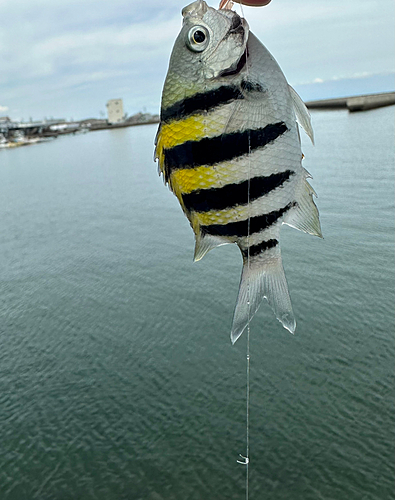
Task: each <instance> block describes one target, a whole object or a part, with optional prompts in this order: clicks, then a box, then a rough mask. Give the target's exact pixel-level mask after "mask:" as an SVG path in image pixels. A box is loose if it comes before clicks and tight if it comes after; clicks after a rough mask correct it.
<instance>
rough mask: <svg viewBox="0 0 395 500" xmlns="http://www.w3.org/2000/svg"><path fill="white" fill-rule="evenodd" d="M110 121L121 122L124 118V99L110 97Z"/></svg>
mask: <svg viewBox="0 0 395 500" xmlns="http://www.w3.org/2000/svg"><path fill="white" fill-rule="evenodd" d="M106 106H107V116H108V123H120V122H123V120H124V114H123V102H122V99H110V100H109V101H108V102H107V104H106Z"/></svg>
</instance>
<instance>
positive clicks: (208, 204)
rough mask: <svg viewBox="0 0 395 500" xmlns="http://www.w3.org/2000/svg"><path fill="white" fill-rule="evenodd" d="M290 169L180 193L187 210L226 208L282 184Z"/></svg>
mask: <svg viewBox="0 0 395 500" xmlns="http://www.w3.org/2000/svg"><path fill="white" fill-rule="evenodd" d="M292 174H294V172H293V171H292V170H285V171H284V172H279V173H275V174H271V175H269V176H267V177H263V176H262V177H253V178H252V179H251V180H250V183H248V180H246V181H243V182H240V183H239V184H227V185H226V186H223V187H220V188H210V189H198V190H196V191H192V193H188V194H184V195H182V199H183V202H184V206H185V208H186V209H187V210H189V211H191V210H194V211H195V212H208V211H209V210H226V209H228V208H231V207H235V206H236V205H247V203H248V201H250V202H251V201H254V200H257V199H258V198H260V197H261V196H264V195H266V194H268V193H270V191H273V190H274V189H276V188H278V187H279V186H282V185H283V184H284V182H286V181H287V180H288V179H289V178H290V176H291V175H292Z"/></svg>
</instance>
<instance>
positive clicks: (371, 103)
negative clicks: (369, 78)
mask: <svg viewBox="0 0 395 500" xmlns="http://www.w3.org/2000/svg"><path fill="white" fill-rule="evenodd" d="M393 104H395V92H385V93H381V94H366V95H360V96H350V97H340V98H337V99H321V100H318V101H307V102H306V106H307V107H308V108H309V109H348V110H349V111H351V112H354V111H367V110H369V109H375V108H382V107H384V106H391V105H393Z"/></svg>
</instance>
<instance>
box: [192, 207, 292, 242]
mask: <svg viewBox="0 0 395 500" xmlns="http://www.w3.org/2000/svg"><path fill="white" fill-rule="evenodd" d="M294 206H296V202H292V203H288V205H286V206H285V207H283V208H280V210H274V211H273V212H269V213H268V214H262V215H258V216H255V217H251V218H250V219H249V221H250V223H249V224H248V219H246V220H242V221H237V222H229V223H228V224H211V225H209V226H201V228H200V230H201V232H202V234H211V235H213V236H228V237H238V238H242V237H247V236H248V235H249V234H250V235H251V234H254V233H259V232H260V231H263V230H264V229H267V228H268V227H270V226H272V225H273V224H275V223H276V222H277V221H278V220H279V219H280V218H281V217H282V216H283V215H284V214H285V213H287V212H288V210H290V209H291V208H292V207H294Z"/></svg>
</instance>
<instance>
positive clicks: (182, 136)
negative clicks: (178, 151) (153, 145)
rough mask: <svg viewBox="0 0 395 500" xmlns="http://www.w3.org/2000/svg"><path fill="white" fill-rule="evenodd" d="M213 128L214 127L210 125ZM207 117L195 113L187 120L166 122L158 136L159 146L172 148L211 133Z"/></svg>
mask: <svg viewBox="0 0 395 500" xmlns="http://www.w3.org/2000/svg"><path fill="white" fill-rule="evenodd" d="M210 128H211V129H212V127H210ZM212 131H213V130H208V126H207V123H206V120H205V117H204V116H202V115H193V116H191V117H189V118H186V119H185V120H179V121H173V122H171V123H168V124H164V125H162V127H161V131H160V134H159V137H158V148H164V149H170V148H174V146H178V145H179V144H183V143H184V142H186V141H198V140H200V139H203V137H206V136H207V135H210V134H209V133H210V132H212Z"/></svg>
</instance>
